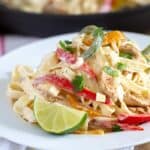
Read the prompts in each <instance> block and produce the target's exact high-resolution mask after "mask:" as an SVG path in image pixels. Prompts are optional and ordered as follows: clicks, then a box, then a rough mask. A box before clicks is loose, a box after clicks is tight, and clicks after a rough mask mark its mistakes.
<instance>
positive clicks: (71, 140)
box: [0, 33, 150, 150]
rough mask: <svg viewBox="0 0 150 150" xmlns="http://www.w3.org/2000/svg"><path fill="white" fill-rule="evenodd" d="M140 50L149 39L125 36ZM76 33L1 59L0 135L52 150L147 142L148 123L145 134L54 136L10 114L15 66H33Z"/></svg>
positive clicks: (44, 41)
mask: <svg viewBox="0 0 150 150" xmlns="http://www.w3.org/2000/svg"><path fill="white" fill-rule="evenodd" d="M126 34H127V36H128V37H129V38H131V39H132V40H135V41H136V42H137V43H138V44H139V45H140V47H141V48H144V47H145V46H146V45H147V44H149V43H150V37H149V36H145V35H140V34H133V33H126ZM74 35H75V34H66V35H61V36H56V37H53V38H48V39H46V40H42V41H40V42H36V43H33V44H30V45H27V46H24V47H22V48H19V49H17V50H16V51H13V52H11V53H9V54H7V55H5V56H4V57H2V58H1V59H0V90H1V92H0V136H1V137H4V138H7V139H9V140H11V141H14V142H17V143H19V144H23V145H28V146H32V147H36V148H44V149H51V150H59V149H61V150H77V149H86V150H92V149H93V150H100V149H102V150H103V149H115V148H122V147H127V146H131V145H137V144H140V143H144V142H149V141H150V124H149V123H147V124H145V125H143V127H144V129H145V130H144V131H139V132H135V131H130V132H129V131H128V132H118V133H109V134H106V135H103V136H100V135H71V134H70V135H64V136H63V135H62V136H55V135H51V134H48V133H46V132H44V131H43V130H41V129H40V128H39V127H38V126H35V125H32V124H29V123H27V122H25V121H23V120H22V119H21V118H19V117H18V116H16V114H15V113H14V112H13V111H12V108H11V103H10V100H9V99H8V98H7V96H6V88H7V84H8V81H9V78H10V72H11V70H12V68H13V67H14V66H15V65H16V64H26V65H30V66H32V67H36V66H37V65H38V64H39V63H40V61H41V58H42V57H43V56H44V55H45V54H47V53H49V52H51V51H53V50H55V49H56V43H57V42H58V41H59V40H60V39H70V38H72V37H73V36H74Z"/></svg>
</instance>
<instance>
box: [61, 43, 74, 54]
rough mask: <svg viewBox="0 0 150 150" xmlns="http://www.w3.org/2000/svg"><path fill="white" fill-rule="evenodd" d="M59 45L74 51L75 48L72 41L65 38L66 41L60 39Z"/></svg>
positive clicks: (66, 49)
mask: <svg viewBox="0 0 150 150" xmlns="http://www.w3.org/2000/svg"><path fill="white" fill-rule="evenodd" d="M59 45H60V46H61V48H62V49H64V50H65V51H70V52H73V51H74V48H73V47H72V42H71V41H68V40H65V41H60V42H59Z"/></svg>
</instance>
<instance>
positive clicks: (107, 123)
mask: <svg viewBox="0 0 150 150" xmlns="http://www.w3.org/2000/svg"><path fill="white" fill-rule="evenodd" d="M93 125H94V127H98V128H99V127H101V128H106V129H112V130H113V129H114V127H115V126H117V128H118V129H117V130H116V131H122V130H123V131H126V130H144V129H143V128H142V127H140V126H136V125H129V124H124V123H119V122H118V120H117V119H116V120H111V119H109V118H108V119H105V118H104V119H103V117H102V118H101V119H93V120H92V121H90V122H89V126H93ZM113 131H114V130H113Z"/></svg>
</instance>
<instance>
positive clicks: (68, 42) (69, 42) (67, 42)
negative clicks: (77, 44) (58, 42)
mask: <svg viewBox="0 0 150 150" xmlns="http://www.w3.org/2000/svg"><path fill="white" fill-rule="evenodd" d="M64 42H65V43H66V44H72V41H69V40H65V41H64Z"/></svg>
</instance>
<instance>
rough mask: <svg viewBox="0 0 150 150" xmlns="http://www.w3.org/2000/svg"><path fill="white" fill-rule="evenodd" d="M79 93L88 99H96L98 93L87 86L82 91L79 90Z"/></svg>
mask: <svg viewBox="0 0 150 150" xmlns="http://www.w3.org/2000/svg"><path fill="white" fill-rule="evenodd" d="M77 95H78V96H83V97H84V98H86V99H91V100H96V93H94V92H92V91H90V90H88V89H85V88H84V89H83V90H82V91H80V92H77Z"/></svg>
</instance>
